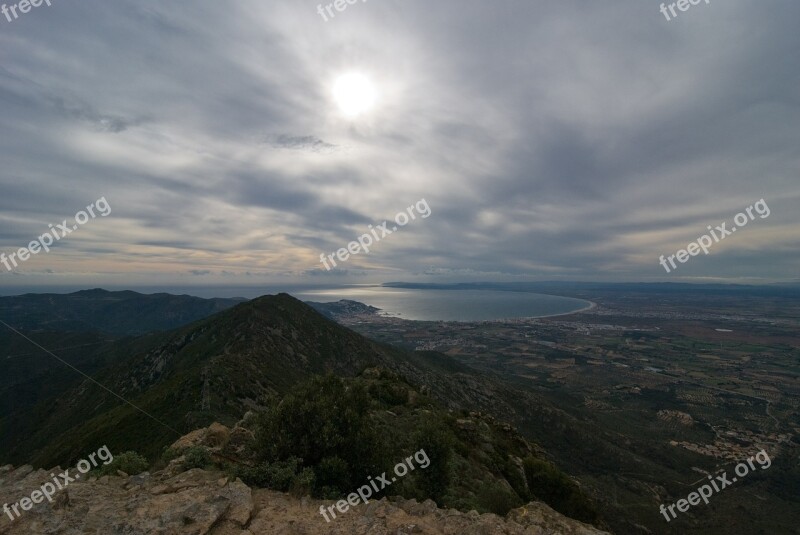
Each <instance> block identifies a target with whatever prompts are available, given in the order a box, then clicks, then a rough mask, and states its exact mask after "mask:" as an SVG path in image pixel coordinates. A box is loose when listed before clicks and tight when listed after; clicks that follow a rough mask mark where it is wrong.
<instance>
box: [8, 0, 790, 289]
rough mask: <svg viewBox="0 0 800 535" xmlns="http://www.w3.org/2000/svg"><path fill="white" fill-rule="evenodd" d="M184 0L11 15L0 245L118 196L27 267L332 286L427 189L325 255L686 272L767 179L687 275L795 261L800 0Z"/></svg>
mask: <svg viewBox="0 0 800 535" xmlns="http://www.w3.org/2000/svg"><path fill="white" fill-rule="evenodd" d="M192 6H193V7H192V9H191V10H187V9H185V6H180V5H178V4H175V3H163V2H156V1H155V0H144V1H133V0H119V1H115V2H113V3H112V2H102V1H100V0H86V1H85V2H81V3H79V4H75V5H70V6H66V5H61V4H59V5H57V4H55V3H54V4H53V6H52V7H51V8H50V9H48V10H45V11H39V12H31V13H30V14H28V15H26V18H25V21H24V24H21V23H15V24H9V25H6V26H5V27H4V31H3V33H2V35H0V46H2V47H3V50H4V52H5V55H4V57H5V59H4V61H3V66H2V67H0V98H2V100H3V103H4V107H3V119H2V121H0V154H2V156H3V168H2V169H1V170H0V187H2V190H3V196H2V197H0V225H2V229H3V232H2V233H1V234H0V248H3V249H8V250H16V249H18V248H19V247H23V246H26V245H27V244H28V242H30V241H31V240H32V239H33V238H35V237H36V236H39V235H41V234H42V232H43V231H44V229H46V228H47V225H48V224H49V223H53V222H60V221H61V220H62V219H63V218H65V217H71V216H72V214H74V213H75V212H76V211H77V210H80V209H81V208H82V207H85V206H87V205H88V204H89V203H90V202H92V201H93V200H94V199H97V198H99V197H101V196H106V198H107V199H108V200H109V202H110V203H111V205H112V206H113V208H114V210H113V213H112V215H111V216H109V217H108V218H103V219H99V220H97V221H96V222H93V224H92V225H87V226H86V227H83V228H81V231H80V233H76V234H75V235H74V236H71V237H70V240H69V241H68V242H66V243H63V244H61V245H60V246H59V247H58V248H54V249H53V251H51V252H50V253H49V254H48V255H47V256H46V257H42V256H41V255H40V256H39V257H36V258H32V259H31V260H30V261H29V262H27V263H26V264H25V266H23V267H22V268H21V269H22V272H21V273H24V274H25V275H26V279H30V280H35V278H36V276H39V275H41V276H44V275H45V274H43V273H41V272H42V271H43V270H44V268H46V267H48V266H52V268H53V269H54V270H55V271H56V273H53V274H46V275H47V277H48V279H47V280H48V282H51V283H52V282H54V281H55V282H58V281H56V279H59V280H60V278H62V277H63V278H64V280H65V281H66V280H67V278H68V277H85V279H86V280H91V278H92V276H94V275H96V276H98V277H103V280H106V281H108V280H111V281H116V282H117V283H119V284H120V285H124V284H133V283H148V282H150V281H153V280H158V281H159V282H163V283H165V284H167V283H170V282H173V283H174V282H176V281H177V282H179V281H181V280H183V277H195V276H200V275H204V276H205V277H207V278H208V279H209V280H216V278H220V279H221V278H223V277H224V280H225V281H236V280H241V281H242V282H248V283H260V282H264V281H279V282H285V281H289V282H302V281H303V280H314V281H318V280H320V277H321V276H323V275H324V274H322V273H320V270H319V268H318V264H319V262H318V258H319V254H320V253H323V252H330V251H335V250H337V249H339V248H341V247H343V246H346V244H347V243H349V242H350V241H352V240H353V239H354V238H355V237H357V236H359V235H361V234H363V233H364V232H366V231H367V228H368V225H375V224H377V223H380V222H382V221H383V220H386V219H390V218H392V217H393V216H394V214H396V213H397V212H399V211H402V210H404V209H405V207H407V206H410V205H411V204H413V203H415V202H416V201H418V200H419V199H421V198H425V199H427V200H428V202H429V203H430V205H431V207H432V209H433V214H432V215H431V217H429V218H427V219H425V220H417V221H414V222H413V224H410V225H408V226H406V227H404V228H403V229H402V231H401V232H398V233H395V234H393V235H392V237H391V239H387V240H384V241H381V243H380V244H379V245H377V246H376V247H374V249H373V250H372V251H371V253H370V254H369V255H363V256H362V257H360V258H358V259H357V260H356V261H354V262H353V264H351V266H352V268H351V270H350V271H338V272H337V273H336V274H335V275H329V276H330V277H334V278H335V280H336V281H341V282H347V281H348V280H349V279H351V280H353V281H358V282H365V280H366V281H368V282H381V281H382V280H385V278H386V277H389V278H390V279H391V280H402V279H404V278H405V277H409V278H419V279H425V278H430V279H434V280H437V281H441V280H447V279H453V280H464V279H468V278H481V279H486V278H496V279H498V280H500V279H509V278H511V279H515V280H516V279H523V278H532V279H542V278H546V279H553V278H562V279H563V278H572V279H583V280H672V279H670V278H669V277H665V275H664V273H663V268H661V266H659V265H658V257H659V255H661V254H670V253H673V252H674V251H675V250H677V248H679V247H682V246H685V245H686V244H687V243H689V242H690V241H692V240H694V239H696V238H697V236H699V235H700V234H702V233H703V232H704V230H705V228H706V226H707V225H709V224H719V223H720V222H721V221H723V220H729V219H731V218H732V217H733V216H734V215H735V214H736V213H738V212H739V211H741V210H742V209H743V208H745V207H747V206H749V205H750V204H753V203H754V202H755V201H757V200H758V199H761V198H765V199H766V200H767V202H768V203H769V206H770V208H771V209H772V215H771V216H770V218H769V219H767V220H763V221H759V222H758V225H755V224H754V225H752V226H749V227H748V228H747V229H746V230H743V231H742V232H738V233H737V234H736V236H735V237H733V238H731V239H730V240H726V246H725V247H720V248H718V249H717V250H715V251H713V253H712V254H710V255H708V256H703V257H700V258H695V259H693V261H692V262H691V265H690V264H687V265H686V266H683V267H685V270H683V273H681V274H680V276H682V277H684V276H685V277H694V278H697V279H698V280H705V279H704V278H706V277H715V278H718V279H726V280H731V281H737V280H753V279H752V277H762V278H763V280H765V281H772V280H792V279H796V273H797V268H798V266H800V249H798V247H797V245H798V239H797V236H800V216H798V213H797V210H796V205H797V202H798V200H800V188H799V187H798V181H797V169H798V168H800V166H799V165H798V164H800V157H798V156H797V151H796V147H797V146H798V145H800V111H798V110H800V106H799V104H800V96H798V93H797V90H796V81H797V78H798V75H800V72H798V71H799V70H800V66H798V65H797V62H793V61H791V60H790V59H787V58H792V57H794V56H793V54H794V52H795V51H796V50H797V49H798V47H800V35H798V34H797V32H796V31H795V28H794V27H793V21H796V20H797V19H798V16H800V5H795V4H792V3H788V2H786V3H782V4H781V5H776V6H773V7H771V8H770V9H754V8H753V7H752V5H751V4H750V3H747V2H744V1H743V0H731V1H729V2H725V3H724V4H714V3H712V4H710V5H708V6H705V5H704V6H703V8H702V9H696V10H690V11H689V12H686V13H682V14H681V18H680V20H676V21H672V22H666V21H665V20H664V17H663V16H662V15H661V14H660V13H659V12H658V9H657V7H658V6H654V5H648V4H647V3H641V2H634V1H632V0H631V1H626V2H620V3H615V4H613V5H610V4H587V3H586V2H582V1H578V0H564V1H563V2H549V3H539V2H531V3H527V4H525V3H513V4H488V3H487V2H485V1H480V2H479V1H477V0H466V1H456V0H444V1H442V2H436V3H435V4H423V3H408V2H375V3H371V2H370V3H367V4H364V6H362V7H361V8H360V9H358V10H348V11H347V12H346V13H342V14H341V15H340V16H337V17H336V19H335V20H331V21H329V22H328V23H325V22H324V21H323V20H322V19H321V18H320V17H319V16H318V14H317V13H316V11H315V6H314V5H310V6H309V5H303V4H302V3H286V2H284V3H277V2H266V3H264V2H256V1H255V0H244V1H243V2H241V3H237V4H235V5H228V4H226V5H223V4H221V3H219V2H214V1H212V0H197V1H196V2H193V4H192ZM722 22H724V24H723V23H722ZM745 30H746V31H745ZM352 71H356V72H362V73H364V74H365V75H366V76H368V77H370V78H371V79H372V80H373V83H374V84H375V86H376V88H377V90H378V99H377V102H376V106H375V108H374V111H373V112H371V113H370V114H368V115H366V116H364V117H362V118H360V119H358V120H355V121H350V120H347V119H345V118H343V117H342V116H341V114H340V113H339V110H338V109H337V107H336V105H335V103H334V102H332V99H331V91H330V89H331V86H332V84H333V81H334V80H335V79H336V78H337V77H338V76H339V75H341V74H343V73H346V72H352ZM37 274H38V275H37ZM73 280H77V279H69V281H70V282H72V281H73ZM80 280H84V279H80Z"/></svg>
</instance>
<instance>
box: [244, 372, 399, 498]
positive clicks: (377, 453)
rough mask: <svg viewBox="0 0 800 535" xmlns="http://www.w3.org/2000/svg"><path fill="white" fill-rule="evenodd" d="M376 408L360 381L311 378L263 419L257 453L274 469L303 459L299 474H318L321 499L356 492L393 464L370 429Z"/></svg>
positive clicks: (265, 413)
mask: <svg viewBox="0 0 800 535" xmlns="http://www.w3.org/2000/svg"><path fill="white" fill-rule="evenodd" d="M372 406H373V401H372V398H371V397H370V396H369V393H368V391H367V389H366V387H365V386H364V385H363V384H361V383H356V384H348V383H347V382H346V381H344V380H343V379H339V378H337V377H334V376H327V377H318V378H315V379H312V380H311V381H309V382H307V383H304V384H302V385H299V386H298V387H296V388H295V389H293V390H292V391H291V392H290V393H289V394H287V395H286V396H285V397H284V398H283V400H281V401H280V402H277V403H273V404H272V405H271V406H270V407H269V408H267V410H266V411H265V412H263V413H262V414H261V415H260V416H259V419H258V426H257V427H258V430H257V433H256V450H257V453H258V455H259V456H260V458H261V460H262V461H264V462H267V463H269V464H270V465H272V464H274V463H279V462H282V461H288V460H289V459H292V458H299V459H302V461H300V463H301V465H302V466H300V467H298V470H297V472H298V473H299V472H300V471H301V469H302V468H312V469H313V470H314V474H315V478H314V479H315V495H317V496H321V495H322V494H328V493H330V492H338V493H339V494H343V493H344V494H346V493H348V492H352V489H353V488H357V487H358V486H360V485H363V484H364V483H363V482H364V481H366V480H367V478H368V477H369V476H372V475H374V474H380V473H382V472H383V471H384V470H386V467H387V466H389V465H390V462H391V461H389V456H388V454H387V451H388V448H387V446H386V444H385V441H384V438H383V436H382V435H381V434H380V433H379V432H378V431H377V430H376V429H375V428H374V426H373V425H371V422H370V418H369V411H370V409H371V408H372ZM337 459H338V460H337ZM270 486H272V484H271V485H270Z"/></svg>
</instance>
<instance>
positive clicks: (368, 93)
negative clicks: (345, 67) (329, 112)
mask: <svg viewBox="0 0 800 535" xmlns="http://www.w3.org/2000/svg"><path fill="white" fill-rule="evenodd" d="M377 97H378V94H377V91H376V90H375V86H374V85H373V84H372V81H371V80H370V79H369V78H367V77H366V76H364V75H363V74H359V73H348V74H343V75H341V76H340V77H339V78H337V79H336V82H335V83H334V84H333V99H334V101H336V104H337V105H338V106H339V110H340V111H341V112H342V114H344V115H345V116H346V117H350V118H355V117H358V116H359V115H362V114H364V113H366V112H368V111H369V110H371V109H372V108H373V106H375V101H376V100H377Z"/></svg>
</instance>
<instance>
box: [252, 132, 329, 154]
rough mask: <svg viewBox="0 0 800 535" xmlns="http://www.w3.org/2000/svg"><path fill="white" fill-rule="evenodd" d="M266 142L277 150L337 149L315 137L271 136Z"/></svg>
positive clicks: (314, 150)
mask: <svg viewBox="0 0 800 535" xmlns="http://www.w3.org/2000/svg"><path fill="white" fill-rule="evenodd" d="M264 142H265V143H267V144H269V145H271V146H273V147H275V148H277V149H289V150H299V151H309V152H333V151H334V150H335V149H336V145H333V144H331V143H326V142H325V141H323V140H321V139H319V138H317V137H314V136H288V135H286V134H280V135H269V136H266V137H265V138H264Z"/></svg>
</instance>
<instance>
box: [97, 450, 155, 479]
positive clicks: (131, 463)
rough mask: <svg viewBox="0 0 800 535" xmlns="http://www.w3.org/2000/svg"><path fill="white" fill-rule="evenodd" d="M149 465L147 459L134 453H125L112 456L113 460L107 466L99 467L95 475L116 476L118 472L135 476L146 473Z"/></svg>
mask: <svg viewBox="0 0 800 535" xmlns="http://www.w3.org/2000/svg"><path fill="white" fill-rule="evenodd" d="M149 467H150V463H149V462H147V459H145V458H144V457H142V456H141V455H139V454H138V453H136V452H135V451H126V452H125V453H120V454H119V455H115V456H114V460H113V461H111V462H110V463H109V464H106V465H103V466H100V467H99V468H98V469H97V474H98V475H100V476H105V475H116V473H117V471H118V470H121V471H123V472H125V473H126V474H128V475H131V476H135V475H138V474H141V473H142V472H145V471H147V469H148V468H149Z"/></svg>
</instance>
